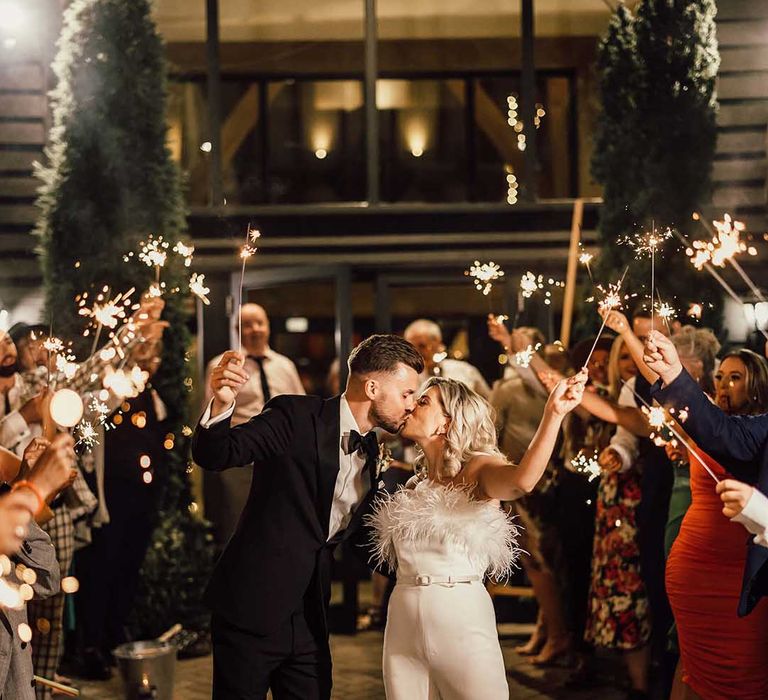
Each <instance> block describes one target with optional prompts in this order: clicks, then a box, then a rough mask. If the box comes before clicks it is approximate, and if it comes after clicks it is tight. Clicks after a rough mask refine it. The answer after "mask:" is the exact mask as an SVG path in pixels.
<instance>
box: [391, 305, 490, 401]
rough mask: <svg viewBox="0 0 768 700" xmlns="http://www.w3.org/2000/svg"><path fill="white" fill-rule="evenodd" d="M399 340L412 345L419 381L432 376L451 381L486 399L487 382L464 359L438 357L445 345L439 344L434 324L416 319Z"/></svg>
mask: <svg viewBox="0 0 768 700" xmlns="http://www.w3.org/2000/svg"><path fill="white" fill-rule="evenodd" d="M403 337H404V338H405V339H406V340H407V341H408V342H409V343H411V345H413V346H415V348H416V349H417V350H418V351H419V355H421V357H422V359H423V360H424V372H423V373H422V375H421V380H422V381H426V380H427V379H429V377H435V376H436V377H445V378H446V379H455V380H456V381H458V382H462V383H463V384H466V385H467V386H468V387H469V388H470V389H472V390H473V391H475V392H477V393H478V394H480V396H482V397H483V398H484V399H487V398H488V397H489V396H490V394H491V390H490V388H489V387H488V383H487V382H486V381H485V379H484V378H483V375H482V374H480V371H479V370H478V369H477V368H476V367H474V366H473V365H471V364H469V362H465V361H464V360H455V359H453V358H451V357H442V356H443V355H444V353H445V345H443V332H442V331H441V330H440V326H438V325H437V323H435V322H434V321H430V320H429V319H426V318H419V319H417V320H415V321H413V322H412V323H410V324H408V326H407V327H406V329H405V331H404V332H403ZM441 358H442V359H441Z"/></svg>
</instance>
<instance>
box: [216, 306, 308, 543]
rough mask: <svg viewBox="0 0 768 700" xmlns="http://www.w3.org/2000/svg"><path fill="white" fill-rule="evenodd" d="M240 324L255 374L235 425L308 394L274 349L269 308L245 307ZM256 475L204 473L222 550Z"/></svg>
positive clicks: (248, 367)
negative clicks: (288, 397)
mask: <svg viewBox="0 0 768 700" xmlns="http://www.w3.org/2000/svg"><path fill="white" fill-rule="evenodd" d="M240 321H241V324H242V342H243V347H242V349H241V353H242V354H243V355H244V356H245V363H244V365H243V369H244V370H245V371H246V372H247V373H248V374H249V375H250V376H249V379H248V381H247V382H246V383H245V384H244V385H243V387H242V389H241V390H240V391H239V392H238V394H237V398H236V400H235V411H234V413H233V415H232V425H233V426H235V425H240V424H241V423H245V422H247V421H249V420H250V419H251V418H252V417H253V416H257V415H258V414H259V413H261V410H262V409H263V408H264V404H266V403H267V401H269V399H271V398H273V397H275V396H281V395H282V394H297V395H304V394H305V393H306V392H305V391H304V387H303V385H302V383H301V380H300V379H299V373H298V371H297V370H296V365H294V364H293V362H292V361H291V360H290V359H288V358H287V357H286V356H285V355H281V354H279V353H277V352H275V351H274V350H272V348H270V347H269V333H270V326H269V317H268V316H267V312H266V311H265V310H264V308H263V307H261V306H259V305H258V304H243V306H242V308H241V309H240ZM221 358H222V355H218V356H217V357H214V358H213V359H212V360H211V361H210V362H209V363H208V368H207V370H206V377H205V387H206V389H205V392H206V393H205V403H206V404H208V403H209V402H210V400H211V398H212V397H213V393H212V391H211V387H210V383H211V382H210V380H211V373H212V371H213V369H214V368H215V367H216V366H217V365H218V364H219V362H220V361H221ZM251 475H252V468H251V467H247V468H245V469H230V470H228V471H226V472H222V473H218V474H215V473H214V474H212V473H206V474H205V478H204V485H205V515H206V517H207V518H208V519H209V520H210V521H211V522H212V523H213V526H214V531H215V535H216V542H217V544H218V545H219V546H220V547H223V546H224V545H225V544H226V542H227V540H228V539H229V538H230V537H231V536H232V533H233V532H234V531H235V527H236V526H237V521H238V520H239V519H240V513H242V512H243V508H244V507H245V502H246V500H247V498H248V489H249V488H250V486H251Z"/></svg>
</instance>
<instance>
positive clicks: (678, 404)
mask: <svg viewBox="0 0 768 700" xmlns="http://www.w3.org/2000/svg"><path fill="white" fill-rule="evenodd" d="M643 359H644V360H645V363H646V364H647V365H648V367H650V368H651V369H652V370H653V371H654V372H656V374H658V375H659V381H658V382H657V383H656V384H655V385H654V387H653V389H652V392H651V393H652V395H653V398H655V399H656V400H657V401H658V402H659V403H660V404H663V405H664V406H667V407H674V408H675V409H677V410H681V409H683V408H687V409H688V418H687V419H686V421H685V430H686V432H687V433H688V434H689V435H690V436H691V437H692V438H693V439H694V440H695V442H696V444H697V445H698V446H699V447H701V449H703V450H704V451H705V452H706V453H707V454H709V455H710V456H711V457H713V458H714V459H716V460H717V461H718V462H720V464H722V465H723V466H724V467H725V468H726V469H727V470H728V471H729V472H730V473H731V474H732V475H733V476H734V477H736V479H739V480H741V481H743V482H746V483H747V484H756V487H757V491H759V492H762V493H767V492H768V414H763V415H759V416H728V415H726V414H725V413H723V412H722V411H721V410H720V409H719V408H718V407H717V406H715V405H714V404H713V403H711V402H710V401H709V399H707V397H706V396H705V395H704V393H703V392H702V391H701V389H700V388H699V386H698V384H697V383H696V382H695V381H694V380H693V379H692V378H691V376H690V375H689V374H688V373H687V372H686V371H685V370H684V369H683V366H682V365H681V364H680V359H679V358H678V356H677V351H676V350H675V346H674V345H673V344H672V343H671V342H670V340H669V339H668V338H665V337H664V336H663V335H662V334H661V333H659V332H658V331H651V333H650V334H649V336H648V340H647V342H646V344H645V355H644V357H643ZM737 483H738V482H736V481H734V480H727V481H723V482H721V484H720V485H719V486H718V493H720V494H721V497H722V498H723V501H724V503H725V504H726V505H725V508H724V513H726V514H728V515H730V514H731V513H734V514H737V515H738V513H737V507H736V506H731V505H730V502H731V501H734V502H736V504H741V507H740V508H739V511H740V510H742V509H743V507H744V505H746V500H744V495H745V494H744V493H743V490H742V489H740V488H736V487H735V485H736V484H737ZM734 491H738V492H739V495H737V494H734V493H733V492H734ZM742 501H743V503H742ZM740 522H743V521H740ZM745 524H746V523H745ZM750 529H751V528H750ZM748 547H749V551H748V554H747V563H746V566H745V568H744V581H743V584H742V590H741V597H740V599H739V607H738V614H739V616H740V617H743V616H744V615H747V614H749V612H750V611H751V610H752V609H753V608H754V607H755V605H757V602H758V601H759V600H760V598H761V597H762V596H764V595H767V594H768V566H766V562H768V547H765V546H760V545H759V544H757V543H755V542H752V541H750V543H749V545H748Z"/></svg>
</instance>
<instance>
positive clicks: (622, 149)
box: [592, 0, 722, 327]
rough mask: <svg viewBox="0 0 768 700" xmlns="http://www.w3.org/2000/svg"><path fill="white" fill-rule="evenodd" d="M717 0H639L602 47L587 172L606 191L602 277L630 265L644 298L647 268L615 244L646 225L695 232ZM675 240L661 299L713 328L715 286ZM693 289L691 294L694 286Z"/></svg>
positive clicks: (706, 173)
mask: <svg viewBox="0 0 768 700" xmlns="http://www.w3.org/2000/svg"><path fill="white" fill-rule="evenodd" d="M715 12H716V8H715V3H714V0H643V2H641V3H640V4H639V5H638V7H637V14H636V16H633V15H632V13H631V12H630V11H629V10H628V9H627V8H626V7H625V6H624V5H623V4H621V5H619V7H618V8H617V10H616V13H615V14H614V16H613V17H612V19H611V23H610V26H609V29H608V33H607V34H606V37H605V38H604V39H603V41H602V42H601V44H600V47H599V51H598V69H599V72H600V100H601V105H602V110H601V113H600V117H599V120H598V124H597V129H596V140H595V150H594V153H593V159H592V173H593V176H594V178H595V180H596V181H597V182H599V183H601V184H602V185H603V188H604V194H603V199H604V205H603V208H602V210H601V215H600V224H599V231H600V239H601V242H602V244H603V248H602V250H601V254H600V260H599V261H598V264H597V265H596V271H597V275H598V276H599V277H600V278H601V279H602V280H610V279H615V277H616V276H617V274H620V273H621V270H622V269H623V268H624V266H625V265H627V264H631V267H630V273H629V276H628V281H627V284H628V286H629V287H630V288H631V289H632V290H633V291H635V292H637V293H638V294H639V295H641V296H642V295H647V294H648V281H649V280H650V265H649V261H648V260H635V259H634V252H633V251H632V249H631V248H629V247H626V246H621V245H617V243H618V241H619V240H620V239H621V238H622V237H625V236H627V235H631V234H632V233H636V232H639V231H642V230H643V229H650V227H651V226H652V225H654V224H655V225H656V226H657V227H661V228H664V227H666V226H672V227H674V228H677V229H678V230H679V231H681V232H683V233H694V234H695V235H697V236H698V235H700V234H701V233H702V231H701V230H693V229H694V227H697V226H698V224H696V223H695V222H694V221H693V220H692V214H693V212H695V211H698V210H700V209H701V208H702V207H703V206H705V205H706V204H707V203H708V202H709V200H710V196H711V190H712V183H711V169H712V160H713V157H714V153H715V147H716V143H717V131H716V115H717V101H716V94H715V78H716V74H717V69H718V66H719V55H718V51H717V41H716V38H715V21H714V20H715ZM680 247H681V246H680V244H679V243H678V242H677V241H676V240H671V241H670V242H668V243H667V244H666V245H665V246H664V247H663V248H662V250H661V251H660V254H659V258H660V260H663V270H664V273H663V275H661V276H659V282H658V285H659V289H660V293H661V294H662V295H663V297H664V298H665V300H666V301H672V300H673V299H674V300H676V301H677V306H678V309H680V307H681V304H684V303H685V302H693V301H697V302H704V306H705V309H707V310H708V314H707V317H706V318H705V319H704V321H705V322H706V324H707V325H711V326H715V327H719V325H720V310H721V307H722V302H721V295H720V293H719V288H718V287H717V285H716V284H715V283H714V282H713V281H712V280H710V279H709V278H708V277H706V276H704V275H703V274H702V273H698V272H696V271H695V270H693V268H692V267H691V266H690V264H689V263H688V261H687V260H686V258H685V256H684V255H683V254H682V253H681V252H679V249H680ZM694 289H695V290H696V294H695V298H694V297H693V296H692V291H691V290H694Z"/></svg>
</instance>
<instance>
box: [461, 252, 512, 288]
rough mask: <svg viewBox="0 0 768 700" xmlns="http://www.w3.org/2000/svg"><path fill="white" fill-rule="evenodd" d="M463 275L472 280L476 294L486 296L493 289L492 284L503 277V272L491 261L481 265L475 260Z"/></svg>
mask: <svg viewBox="0 0 768 700" xmlns="http://www.w3.org/2000/svg"><path fill="white" fill-rule="evenodd" d="M464 274H465V275H467V276H468V277H471V278H472V280H473V282H474V285H475V289H477V291H478V292H480V293H481V294H483V296H488V295H489V294H490V293H491V290H492V289H493V283H494V282H496V281H497V280H498V279H500V278H502V277H504V270H502V269H501V267H499V266H498V265H497V264H496V263H495V262H493V261H491V262H488V263H482V264H481V263H480V261H479V260H475V262H474V264H473V265H472V266H471V267H470V268H469V270H465V271H464Z"/></svg>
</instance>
